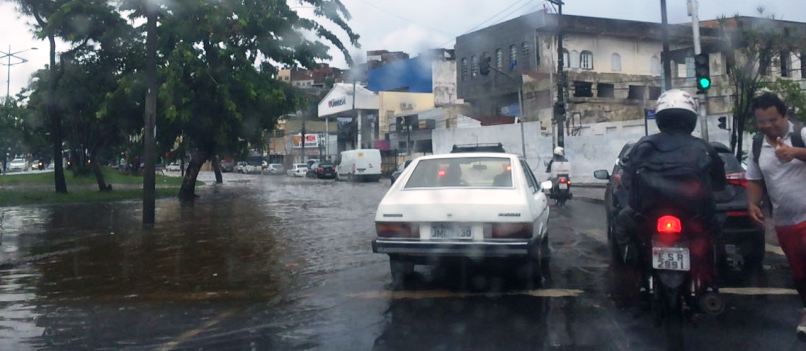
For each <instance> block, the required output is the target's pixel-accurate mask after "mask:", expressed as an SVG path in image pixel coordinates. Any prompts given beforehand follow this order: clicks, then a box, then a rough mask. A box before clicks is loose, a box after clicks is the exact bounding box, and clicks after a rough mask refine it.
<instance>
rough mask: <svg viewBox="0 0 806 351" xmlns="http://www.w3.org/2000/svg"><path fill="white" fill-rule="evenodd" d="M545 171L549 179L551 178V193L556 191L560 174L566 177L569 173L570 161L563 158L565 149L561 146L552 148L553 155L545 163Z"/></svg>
mask: <svg viewBox="0 0 806 351" xmlns="http://www.w3.org/2000/svg"><path fill="white" fill-rule="evenodd" d="M546 173H548V174H549V180H551V191H552V193H554V192H555V191H557V187H558V186H557V184H558V182H559V179H560V175H563V174H564V175H565V176H566V177H568V176H569V175H570V174H571V162H568V159H567V158H565V149H564V148H563V147H562V146H557V147H555V148H554V155H553V156H552V158H551V161H549V163H548V164H547V165H546Z"/></svg>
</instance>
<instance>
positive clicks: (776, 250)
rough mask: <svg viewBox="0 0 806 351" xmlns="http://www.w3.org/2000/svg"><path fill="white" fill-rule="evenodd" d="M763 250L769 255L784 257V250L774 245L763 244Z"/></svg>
mask: <svg viewBox="0 0 806 351" xmlns="http://www.w3.org/2000/svg"><path fill="white" fill-rule="evenodd" d="M764 249H765V250H767V252H769V253H774V254H776V255H781V256H785V255H784V249H782V248H781V247H780V246H775V245H771V244H765V245H764Z"/></svg>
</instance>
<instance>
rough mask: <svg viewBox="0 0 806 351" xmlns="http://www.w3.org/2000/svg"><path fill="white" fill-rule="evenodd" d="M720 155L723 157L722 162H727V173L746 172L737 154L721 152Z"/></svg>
mask: <svg viewBox="0 0 806 351" xmlns="http://www.w3.org/2000/svg"><path fill="white" fill-rule="evenodd" d="M719 157H720V158H722V162H723V163H725V173H739V172H744V168H742V165H741V164H740V163H739V161H738V160H736V156H733V154H728V153H719Z"/></svg>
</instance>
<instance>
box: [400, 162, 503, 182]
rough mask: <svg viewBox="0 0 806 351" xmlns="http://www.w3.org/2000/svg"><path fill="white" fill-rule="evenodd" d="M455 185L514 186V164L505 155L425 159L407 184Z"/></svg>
mask: <svg viewBox="0 0 806 351" xmlns="http://www.w3.org/2000/svg"><path fill="white" fill-rule="evenodd" d="M455 187H465V188H509V187H512V163H511V162H510V160H509V159H508V158H502V157H461V158H442V159H431V160H422V161H420V162H418V163H417V167H416V168H415V169H414V171H413V172H412V174H411V177H410V178H409V181H408V182H407V183H406V189H412V188H455Z"/></svg>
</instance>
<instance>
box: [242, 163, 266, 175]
mask: <svg viewBox="0 0 806 351" xmlns="http://www.w3.org/2000/svg"><path fill="white" fill-rule="evenodd" d="M261 172H263V165H262V164H260V163H247V164H246V165H245V166H243V173H247V174H257V173H261Z"/></svg>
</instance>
